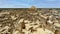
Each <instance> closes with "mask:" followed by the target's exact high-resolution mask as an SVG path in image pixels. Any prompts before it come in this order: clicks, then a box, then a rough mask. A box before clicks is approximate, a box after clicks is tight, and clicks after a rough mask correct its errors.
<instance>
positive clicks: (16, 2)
mask: <svg viewBox="0 0 60 34" xmlns="http://www.w3.org/2000/svg"><path fill="white" fill-rule="evenodd" d="M31 6H36V7H37V8H60V0H0V8H29V7H31Z"/></svg>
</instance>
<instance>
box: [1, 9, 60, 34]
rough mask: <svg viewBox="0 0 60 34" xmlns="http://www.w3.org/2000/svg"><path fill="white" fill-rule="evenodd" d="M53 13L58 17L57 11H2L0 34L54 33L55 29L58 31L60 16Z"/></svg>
mask: <svg viewBox="0 0 60 34" xmlns="http://www.w3.org/2000/svg"><path fill="white" fill-rule="evenodd" d="M52 11H53V10H52ZM55 15H58V16H57V17H59V12H58V11H55V12H48V11H46V10H45V11H44V10H41V11H37V12H34V13H32V12H28V11H20V12H19V11H15V12H13V11H12V12H7V11H6V12H3V11H2V12H0V34H56V32H57V31H58V32H60V23H59V22H60V21H59V20H60V18H57V17H56V16H55ZM58 34H59V33H58Z"/></svg>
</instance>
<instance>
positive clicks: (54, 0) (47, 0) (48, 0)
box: [46, 0, 56, 1]
mask: <svg viewBox="0 0 60 34" xmlns="http://www.w3.org/2000/svg"><path fill="white" fill-rule="evenodd" d="M46 1H56V0H46Z"/></svg>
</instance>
